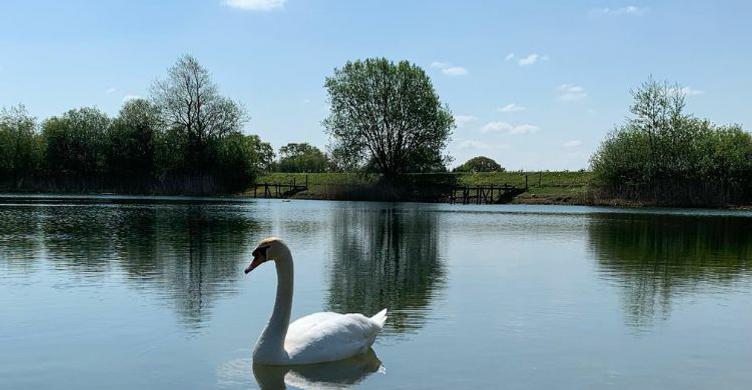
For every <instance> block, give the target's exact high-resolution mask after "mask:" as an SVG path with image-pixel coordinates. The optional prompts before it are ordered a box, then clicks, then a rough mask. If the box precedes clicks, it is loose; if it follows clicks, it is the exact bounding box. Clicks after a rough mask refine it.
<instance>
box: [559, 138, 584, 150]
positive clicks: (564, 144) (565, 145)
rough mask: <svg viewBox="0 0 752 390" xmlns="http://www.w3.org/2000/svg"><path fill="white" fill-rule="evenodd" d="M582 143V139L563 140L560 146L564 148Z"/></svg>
mask: <svg viewBox="0 0 752 390" xmlns="http://www.w3.org/2000/svg"><path fill="white" fill-rule="evenodd" d="M580 145H582V141H580V140H578V139H573V140H571V141H567V142H564V143H563V144H562V145H561V146H563V147H565V148H576V147H578V146H580Z"/></svg>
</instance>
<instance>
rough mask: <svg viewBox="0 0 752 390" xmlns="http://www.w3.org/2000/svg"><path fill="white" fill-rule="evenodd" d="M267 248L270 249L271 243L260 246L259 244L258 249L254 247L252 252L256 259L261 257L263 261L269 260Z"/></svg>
mask: <svg viewBox="0 0 752 390" xmlns="http://www.w3.org/2000/svg"><path fill="white" fill-rule="evenodd" d="M267 249H269V245H259V246H257V247H256V249H254V250H253V252H251V254H252V255H253V258H254V260H255V259H259V258H260V259H263V260H262V262H263V261H267V260H268V259H267V258H266V251H267Z"/></svg>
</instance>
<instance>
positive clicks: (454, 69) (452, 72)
mask: <svg viewBox="0 0 752 390" xmlns="http://www.w3.org/2000/svg"><path fill="white" fill-rule="evenodd" d="M441 73H444V74H445V75H447V76H464V75H466V74H467V69H465V68H463V67H461V66H450V67H448V68H444V69H442V70H441Z"/></svg>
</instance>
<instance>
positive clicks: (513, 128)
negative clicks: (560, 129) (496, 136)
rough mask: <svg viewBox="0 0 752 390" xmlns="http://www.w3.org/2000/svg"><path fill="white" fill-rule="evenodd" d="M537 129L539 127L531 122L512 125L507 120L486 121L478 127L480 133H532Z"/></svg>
mask: <svg viewBox="0 0 752 390" xmlns="http://www.w3.org/2000/svg"><path fill="white" fill-rule="evenodd" d="M539 130H540V127H538V126H535V125H531V124H527V123H526V124H521V125H512V124H509V123H507V122H488V123H486V125H485V126H483V127H482V128H481V129H480V131H481V132H482V133H502V134H532V133H537V132H538V131H539Z"/></svg>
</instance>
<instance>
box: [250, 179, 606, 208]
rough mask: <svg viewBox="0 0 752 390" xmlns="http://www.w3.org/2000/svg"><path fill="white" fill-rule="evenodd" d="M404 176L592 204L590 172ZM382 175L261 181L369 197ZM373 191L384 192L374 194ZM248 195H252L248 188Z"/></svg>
mask: <svg viewBox="0 0 752 390" xmlns="http://www.w3.org/2000/svg"><path fill="white" fill-rule="evenodd" d="M405 177H406V178H407V179H408V180H409V181H410V182H413V183H416V182H417V183H418V184H417V186H419V187H421V188H425V187H426V185H424V184H421V183H422V182H424V183H429V182H437V183H442V185H452V184H453V185H459V186H479V185H492V184H493V185H496V186H498V185H503V184H506V185H511V186H515V187H518V188H525V187H526V186H527V189H528V190H527V191H526V192H524V193H522V194H520V195H519V196H517V197H515V198H514V199H513V200H512V201H511V203H516V204H563V205H566V204H572V205H589V204H593V201H592V199H591V197H590V196H589V195H588V194H589V192H588V186H589V183H590V179H591V174H590V173H589V172H585V171H576V172H567V171H560V172H520V171H518V172H493V173H451V174H411V175H405ZM379 179H380V176H379V175H375V174H370V175H364V174H355V173H308V174H304V173H271V174H265V175H262V176H260V177H259V179H258V182H259V183H283V184H289V183H293V182H294V183H296V184H304V183H305V184H307V187H308V189H307V190H306V191H302V192H299V193H297V194H295V195H293V196H292V198H293V199H317V200H368V198H369V197H378V196H379V195H382V193H383V191H382V190H383V189H382V188H379V187H378V182H379ZM374 191H381V192H380V193H375V192H374ZM245 194H246V195H252V194H253V193H252V191H247V192H246V193H245Z"/></svg>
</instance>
